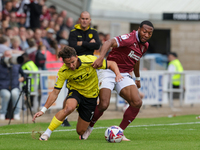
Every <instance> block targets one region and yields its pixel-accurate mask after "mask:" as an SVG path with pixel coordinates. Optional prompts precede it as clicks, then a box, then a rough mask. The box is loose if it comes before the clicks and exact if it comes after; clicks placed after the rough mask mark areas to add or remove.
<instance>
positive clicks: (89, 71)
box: [54, 55, 107, 98]
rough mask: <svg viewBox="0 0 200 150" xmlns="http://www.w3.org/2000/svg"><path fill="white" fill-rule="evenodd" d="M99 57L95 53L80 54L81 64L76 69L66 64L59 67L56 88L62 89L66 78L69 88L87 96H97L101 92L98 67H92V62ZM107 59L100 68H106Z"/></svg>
mask: <svg viewBox="0 0 200 150" xmlns="http://www.w3.org/2000/svg"><path fill="white" fill-rule="evenodd" d="M96 59H97V57H96V56H93V55H82V56H78V61H80V66H79V67H78V68H77V69H75V70H71V69H69V68H68V67H67V66H66V65H65V64H63V66H62V67H61V68H60V69H59V71H58V74H57V81H56V83H55V86H54V88H56V89H61V88H62V86H63V84H64V82H65V80H67V88H68V89H69V90H72V89H73V90H76V91H78V92H79V93H80V94H81V95H83V96H84V97H86V98H95V97H97V96H98V94H99V87H98V77H97V72H96V69H94V68H93V67H92V63H93V62H94V61H95V60H96ZM106 68H107V61H106V60H105V59H104V61H103V65H102V67H100V68H98V69H106Z"/></svg>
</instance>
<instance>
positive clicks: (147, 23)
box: [140, 20, 154, 29]
mask: <svg viewBox="0 0 200 150" xmlns="http://www.w3.org/2000/svg"><path fill="white" fill-rule="evenodd" d="M144 24H146V25H148V26H150V27H152V28H153V29H154V26H153V24H152V23H151V22H150V21H149V20H144V21H142V22H141V23H140V28H141V27H142V26H143V25H144Z"/></svg>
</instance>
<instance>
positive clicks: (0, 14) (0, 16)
mask: <svg viewBox="0 0 200 150" xmlns="http://www.w3.org/2000/svg"><path fill="white" fill-rule="evenodd" d="M1 28H2V12H1V11H0V29H1Z"/></svg>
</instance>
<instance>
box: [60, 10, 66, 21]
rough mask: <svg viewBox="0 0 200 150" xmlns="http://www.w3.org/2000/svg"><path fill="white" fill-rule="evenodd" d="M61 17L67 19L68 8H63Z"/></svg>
mask: <svg viewBox="0 0 200 150" xmlns="http://www.w3.org/2000/svg"><path fill="white" fill-rule="evenodd" d="M59 16H60V17H62V18H63V19H65V18H66V17H67V11H66V10H62V11H61V12H60V14H59Z"/></svg>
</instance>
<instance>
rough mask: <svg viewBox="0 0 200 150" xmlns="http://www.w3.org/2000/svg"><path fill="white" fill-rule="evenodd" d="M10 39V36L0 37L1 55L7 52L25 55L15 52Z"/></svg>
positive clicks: (21, 52)
mask: <svg viewBox="0 0 200 150" xmlns="http://www.w3.org/2000/svg"><path fill="white" fill-rule="evenodd" d="M9 46H10V39H9V37H8V36H5V35H3V36H1V37H0V53H1V54H3V53H4V52H5V51H7V50H10V51H11V52H12V53H13V54H23V51H19V50H13V49H11V48H10V47H9Z"/></svg>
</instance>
